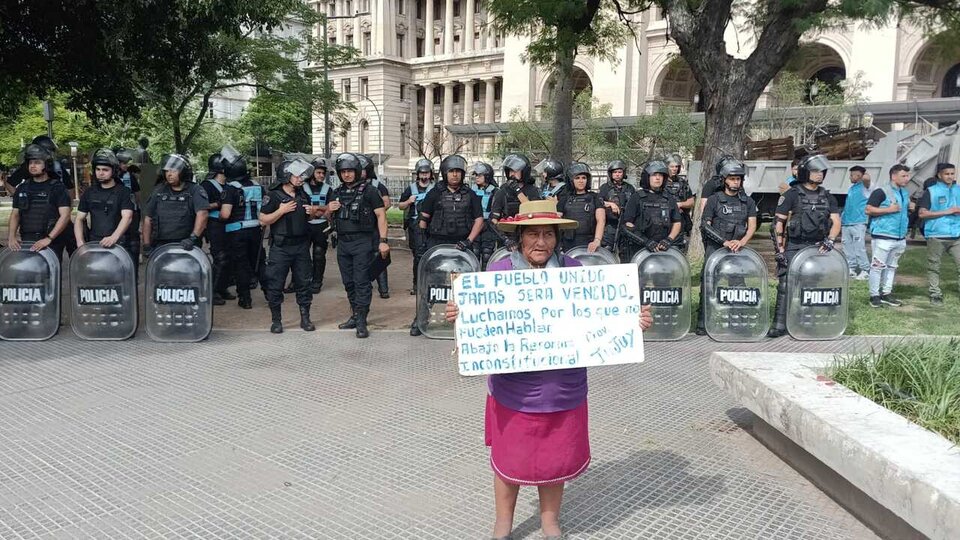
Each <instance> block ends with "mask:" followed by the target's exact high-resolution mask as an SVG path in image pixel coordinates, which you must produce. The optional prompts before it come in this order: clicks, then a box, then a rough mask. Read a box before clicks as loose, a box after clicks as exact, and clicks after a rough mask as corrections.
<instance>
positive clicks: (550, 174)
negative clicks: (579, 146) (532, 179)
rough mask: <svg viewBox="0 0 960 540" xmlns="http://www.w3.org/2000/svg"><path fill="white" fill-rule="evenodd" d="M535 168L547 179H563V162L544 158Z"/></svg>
mask: <svg viewBox="0 0 960 540" xmlns="http://www.w3.org/2000/svg"><path fill="white" fill-rule="evenodd" d="M536 170H537V171H538V172H540V173H541V174H543V175H545V176H546V179H547V181H550V180H563V163H560V162H559V161H557V160H555V159H553V158H552V157H548V158H545V159H544V160H543V161H541V162H540V163H539V164H537V167H536Z"/></svg>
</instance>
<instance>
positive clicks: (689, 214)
mask: <svg viewBox="0 0 960 540" xmlns="http://www.w3.org/2000/svg"><path fill="white" fill-rule="evenodd" d="M682 170H683V159H682V158H681V157H680V156H679V155H678V154H673V155H671V156H670V157H669V158H668V159H667V172H668V173H669V174H668V176H667V184H666V186H664V189H666V190H667V191H668V192H670V194H671V195H673V198H674V199H676V200H677V208H679V209H680V218H681V227H680V230H681V233H680V240H679V241H678V242H677V247H679V248H680V250H681V251H683V252H686V251H687V245H688V244H689V242H690V232H691V231H693V204H694V202H696V197H695V196H694V195H693V190H691V189H690V183H689V182H687V175H685V174H680V172H681V171H682Z"/></svg>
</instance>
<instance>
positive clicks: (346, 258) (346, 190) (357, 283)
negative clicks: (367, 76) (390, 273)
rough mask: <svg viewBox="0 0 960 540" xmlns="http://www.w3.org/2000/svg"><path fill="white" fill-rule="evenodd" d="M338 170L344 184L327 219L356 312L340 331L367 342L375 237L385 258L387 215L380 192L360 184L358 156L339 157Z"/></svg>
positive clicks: (388, 252) (388, 250) (336, 193)
mask: <svg viewBox="0 0 960 540" xmlns="http://www.w3.org/2000/svg"><path fill="white" fill-rule="evenodd" d="M335 167H336V171H337V176H338V177H339V178H340V182H341V184H340V186H339V187H337V189H335V190H334V193H333V200H332V201H330V204H329V205H327V215H328V219H332V220H333V222H334V224H335V228H336V230H337V241H338V244H337V264H338V265H339V266H340V277H341V279H342V280H343V288H344V289H345V290H346V291H347V298H348V299H349V301H350V308H351V310H352V312H353V314H352V315H351V316H350V318H349V319H347V320H346V321H345V322H343V323H341V324H340V325H339V326H338V328H340V329H341V330H345V329H350V328H356V330H357V337H358V338H366V337H368V336H369V335H370V332H369V330H368V329H367V315H368V314H369V313H370V299H371V296H372V293H373V287H372V286H371V285H370V264H371V263H372V262H373V257H374V253H375V251H374V244H373V238H374V234H375V233H376V234H379V235H380V240H379V242H378V249H377V251H379V253H380V256H381V257H383V258H386V257H387V256H388V255H389V254H390V246H389V244H388V243H387V213H386V210H385V209H384V207H383V198H381V197H380V194H379V192H377V190H376V189H375V188H372V187H371V186H370V184H369V183H367V182H363V181H362V180H361V177H360V174H361V170H362V169H361V167H360V160H359V159H357V156H356V155H354V154H350V153H344V154H340V155H339V156H337V160H336V163H335ZM331 216H332V217H331Z"/></svg>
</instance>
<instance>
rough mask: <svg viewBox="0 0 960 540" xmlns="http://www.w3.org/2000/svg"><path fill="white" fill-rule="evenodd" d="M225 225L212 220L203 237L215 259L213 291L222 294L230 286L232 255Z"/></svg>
mask: <svg viewBox="0 0 960 540" xmlns="http://www.w3.org/2000/svg"><path fill="white" fill-rule="evenodd" d="M224 227H225V225H224V223H223V222H221V221H216V220H210V221H208V222H207V229H206V230H205V231H204V232H203V235H204V236H205V237H206V238H207V242H209V243H210V257H211V258H213V290H214V292H221V291H224V290H226V288H227V287H229V286H230V274H231V270H232V267H231V265H230V262H229V261H230V255H229V249H228V246H227V232H226V231H225V230H224Z"/></svg>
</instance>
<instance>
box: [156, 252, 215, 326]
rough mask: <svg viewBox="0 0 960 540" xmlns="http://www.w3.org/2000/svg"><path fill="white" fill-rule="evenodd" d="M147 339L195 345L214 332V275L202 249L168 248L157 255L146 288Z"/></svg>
mask: <svg viewBox="0 0 960 540" xmlns="http://www.w3.org/2000/svg"><path fill="white" fill-rule="evenodd" d="M143 295H144V310H143V311H144V318H145V322H146V324H145V327H146V330H147V335H149V336H150V338H151V339H153V340H154V341H166V342H178V341H179V342H193V341H200V340H203V339H205V338H206V337H207V336H208V335H210V330H211V329H212V328H213V303H212V302H211V300H212V295H213V274H212V270H211V266H210V259H209V258H208V257H207V255H206V254H205V253H204V252H203V251H201V250H199V249H191V250H189V251H186V250H184V249H182V248H181V247H180V245H179V244H167V245H165V246H161V247H159V248H157V249H155V250H154V251H153V254H152V255H151V256H150V262H149V263H147V280H146V285H145V287H144V293H143Z"/></svg>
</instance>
